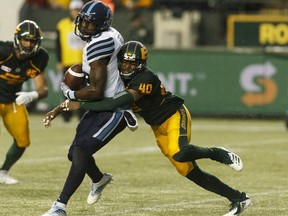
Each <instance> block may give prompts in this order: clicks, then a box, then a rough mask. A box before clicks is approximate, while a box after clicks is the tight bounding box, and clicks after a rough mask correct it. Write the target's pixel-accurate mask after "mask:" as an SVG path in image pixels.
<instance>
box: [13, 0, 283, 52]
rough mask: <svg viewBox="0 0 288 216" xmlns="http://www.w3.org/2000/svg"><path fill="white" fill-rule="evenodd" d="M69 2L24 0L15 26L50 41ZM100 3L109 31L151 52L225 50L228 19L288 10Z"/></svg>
mask: <svg viewBox="0 0 288 216" xmlns="http://www.w3.org/2000/svg"><path fill="white" fill-rule="evenodd" d="M70 1H71V0H25V2H24V3H23V5H22V6H21V9H20V11H19V21H21V20H24V19H32V20H35V21H36V22H37V23H38V24H39V25H40V26H41V28H42V30H43V32H44V33H50V34H48V37H49V38H52V39H53V38H54V37H55V34H53V32H54V31H55V29H56V24H57V22H58V21H59V20H60V19H61V18H63V17H65V16H67V14H68V13H69V4H70ZM72 1H75V0H72ZM76 1H77V0H76ZM79 1H81V0H79ZM82 1H83V3H86V2H87V0H82ZM104 2H105V3H106V4H108V5H109V6H110V8H111V9H112V11H113V13H114V19H113V26H114V27H116V28H117V29H118V30H119V31H120V32H121V33H122V34H123V36H124V38H125V40H130V39H135V40H140V41H142V42H143V43H144V44H146V45H148V46H149V45H151V46H154V47H156V48H191V47H194V46H226V26H227V24H226V23H227V16H229V15H230V14H265V15H268V14H273V15H287V11H288V1H287V0H173V1H171V0H104ZM46 38H47V37H46Z"/></svg>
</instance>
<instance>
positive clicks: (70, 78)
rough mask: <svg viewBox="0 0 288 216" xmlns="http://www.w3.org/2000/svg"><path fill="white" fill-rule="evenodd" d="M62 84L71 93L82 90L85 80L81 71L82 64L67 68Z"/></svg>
mask: <svg viewBox="0 0 288 216" xmlns="http://www.w3.org/2000/svg"><path fill="white" fill-rule="evenodd" d="M63 82H64V83H65V84H66V85H67V86H69V88H70V89H71V90H73V91H77V90H79V89H82V88H84V87H85V86H86V79H85V74H84V73H83V71H82V64H75V65H72V66H71V67H70V68H68V70H67V71H66V72H65V74H64V77H63Z"/></svg>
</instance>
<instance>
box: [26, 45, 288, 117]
mask: <svg viewBox="0 0 288 216" xmlns="http://www.w3.org/2000/svg"><path fill="white" fill-rule="evenodd" d="M49 53H50V62H49V65H48V68H47V70H46V73H47V77H48V80H49V87H50V93H49V97H48V98H47V99H44V100H42V101H41V102H40V103H39V104H38V105H37V109H40V110H45V109H50V108H51V107H54V106H56V105H58V104H59V102H60V101H61V100H62V96H61V92H60V88H59V87H60V82H61V79H62V75H61V73H59V72H57V71H56V70H55V64H56V56H55V51H54V50H53V49H52V50H49ZM148 64H149V67H150V68H152V69H153V70H154V71H155V72H156V73H157V74H158V75H159V76H160V79H161V80H162V81H163V83H164V85H165V87H166V88H167V89H168V90H170V91H172V92H174V93H175V94H177V95H179V96H181V97H183V98H184V99H185V103H186V105H187V107H188V108H189V110H190V111H191V113H192V114H193V115H194V116H195V115H196V116H197V115H199V116H203V115H206V116H207V115H208V116H240V117H284V116H285V112H286V110H287V108H288V99H287V98H288V97H287V86H288V83H287V81H288V72H287V58H286V57H281V56H275V55H271V54H267V53H264V52H262V51H261V50H259V51H251V50H247V49H245V50H244V49H243V50H237V51H235V50H234V51H229V50H212V49H211V50H207V49H206V50H192V51H188V50H178V51H177V50H155V49H150V54H149V60H148ZM24 88H26V89H30V88H33V85H32V82H27V83H26V85H25V87H24Z"/></svg>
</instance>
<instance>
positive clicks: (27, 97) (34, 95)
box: [15, 91, 39, 105]
mask: <svg viewBox="0 0 288 216" xmlns="http://www.w3.org/2000/svg"><path fill="white" fill-rule="evenodd" d="M16 95H18V97H17V98H16V100H15V102H16V104H18V105H23V104H28V103H30V102H32V101H33V100H36V99H38V97H39V94H38V92H37V91H32V92H17V93H16Z"/></svg>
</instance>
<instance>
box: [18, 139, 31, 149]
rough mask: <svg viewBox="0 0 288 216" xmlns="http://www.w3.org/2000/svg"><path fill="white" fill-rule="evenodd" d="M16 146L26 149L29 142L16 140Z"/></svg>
mask: <svg viewBox="0 0 288 216" xmlns="http://www.w3.org/2000/svg"><path fill="white" fill-rule="evenodd" d="M16 145H17V146H18V147H19V148H27V147H28V146H29V145H30V140H17V141H16Z"/></svg>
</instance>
